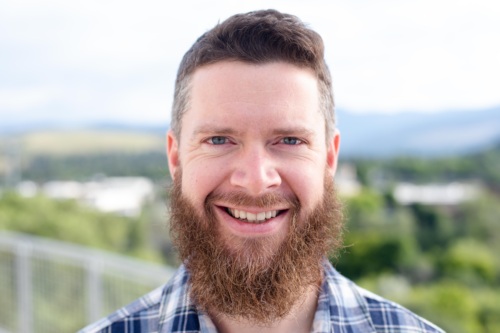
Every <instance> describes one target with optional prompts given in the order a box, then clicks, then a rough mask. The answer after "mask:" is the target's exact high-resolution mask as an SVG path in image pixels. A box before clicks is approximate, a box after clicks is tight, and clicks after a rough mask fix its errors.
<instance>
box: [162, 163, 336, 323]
mask: <svg viewBox="0 0 500 333" xmlns="http://www.w3.org/2000/svg"><path fill="white" fill-rule="evenodd" d="M175 179H181V175H180V173H179V174H178V175H176V177H175ZM216 197H218V196H216V195H214V194H210V195H209V196H208V197H207V199H206V201H205V207H204V216H199V214H198V213H197V212H198V210H197V209H196V208H195V207H194V206H193V205H192V204H191V203H190V201H189V200H188V199H187V198H185V197H184V196H183V195H182V191H181V184H180V181H177V182H174V185H173V187H172V191H171V201H170V208H171V220H170V229H171V234H172V239H173V241H174V245H175V246H176V247H177V248H178V250H179V254H180V257H181V259H182V261H183V262H184V263H185V265H186V268H187V270H188V271H189V273H190V285H191V293H192V294H191V296H192V297H193V298H194V300H195V302H196V304H197V305H198V306H199V307H200V308H201V309H203V310H205V311H207V312H210V313H216V314H218V315H224V316H228V317H230V318H232V319H237V320H241V321H245V322H249V323H253V324H259V325H264V326H266V325H269V324H271V323H272V322H274V321H276V320H279V319H281V318H283V317H285V316H286V315H287V314H289V313H290V311H291V309H292V308H293V306H294V305H295V304H297V303H298V302H299V301H300V299H301V296H303V295H304V292H305V289H306V288H309V287H310V286H314V287H319V285H320V283H321V280H322V263H321V262H322V260H323V258H324V256H325V255H326V254H327V253H328V252H330V251H331V252H330V253H334V251H335V250H337V249H338V248H339V247H340V246H341V243H342V229H343V222H342V213H341V209H340V203H339V201H338V200H337V199H336V195H335V193H334V186H333V181H332V180H331V179H330V178H327V179H325V188H324V196H323V201H322V202H321V203H320V204H318V207H317V208H316V209H314V210H313V212H311V213H310V214H309V215H307V216H305V217H304V218H303V219H301V220H300V221H299V220H298V217H299V216H301V214H300V213H301V208H300V205H299V202H298V200H297V199H296V198H291V199H289V198H283V197H277V196H276V195H267V196H264V197H261V198H258V199H255V198H251V197H248V196H247V195H245V194H241V193H238V194H226V195H224V198H225V202H230V203H234V204H237V205H243V206H244V205H245V204H248V205H252V206H254V207H255V206H257V207H262V208H265V207H266V206H267V207H270V205H271V204H272V203H277V202H284V201H285V202H287V203H288V206H290V207H292V208H291V211H290V213H291V216H292V219H291V225H290V228H289V232H288V234H287V235H286V237H285V239H284V240H279V241H278V240H276V239H272V238H271V239H270V238H264V239H252V240H247V241H244V242H243V243H241V242H240V243H239V244H240V246H236V247H235V246H230V245H229V243H231V242H230V241H231V240H227V239H224V238H223V237H222V236H221V235H220V233H219V231H218V222H217V219H216V218H215V214H214V212H213V209H214V208H213V207H214V205H213V204H212V202H213V201H214V199H217V198H216Z"/></svg>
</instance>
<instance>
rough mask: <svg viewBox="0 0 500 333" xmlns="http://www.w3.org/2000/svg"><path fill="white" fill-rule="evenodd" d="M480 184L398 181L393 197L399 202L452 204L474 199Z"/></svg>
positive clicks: (437, 204) (406, 203) (404, 203)
mask: <svg viewBox="0 0 500 333" xmlns="http://www.w3.org/2000/svg"><path fill="white" fill-rule="evenodd" d="M480 190H481V188H480V186H479V185H477V184H473V183H459V182H453V183H449V184H426V185H416V184H411V183H399V184H397V185H396V187H395V188H394V192H393V194H394V198H395V199H396V201H398V202H399V203H400V204H403V205H409V204H414V203H418V204H423V205H436V206H454V205H458V204H461V203H463V202H465V201H470V200H473V199H475V198H476V197H477V196H478V195H479V193H480Z"/></svg>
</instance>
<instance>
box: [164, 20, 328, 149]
mask: <svg viewBox="0 0 500 333" xmlns="http://www.w3.org/2000/svg"><path fill="white" fill-rule="evenodd" d="M224 60H230V61H243V62H247V63H254V64H263V63H269V62H274V61H283V62H287V63H290V64H292V65H296V66H298V67H306V68H310V69H312V70H313V71H314V73H315V74H316V77H317V79H318V85H319V92H320V98H321V100H320V105H321V111H322V112H323V115H324V117H325V129H326V136H327V138H331V137H332V135H333V132H334V129H335V114H334V102H333V91H332V80H331V76H330V71H329V70H328V67H327V65H326V63H325V60H324V46H323V40H322V38H321V36H320V35H319V34H318V33H317V32H315V31H313V30H311V29H309V28H308V27H306V25H305V24H304V23H303V22H302V21H301V20H300V19H299V18H298V17H296V16H293V15H289V14H284V13H280V12H278V11H276V10H260V11H254V12H249V13H246V14H237V15H234V16H231V17H230V18H228V19H227V20H225V21H224V22H222V23H219V24H217V25H216V26H215V27H214V28H213V29H211V30H209V31H207V32H206V33H205V34H203V35H202V36H201V37H200V38H198V40H197V41H196V42H195V43H194V44H193V46H191V48H190V49H189V50H188V51H187V52H186V54H185V55H184V57H183V59H182V61H181V64H180V66H179V70H178V72H177V79H176V82H175V93H174V102H173V106H172V121H171V128H172V130H173V132H174V134H175V136H176V137H177V139H180V131H181V121H182V116H183V115H184V112H186V110H187V109H188V108H189V92H190V87H189V86H190V82H191V76H192V74H193V73H194V72H195V70H196V69H197V68H199V67H201V66H204V65H209V64H213V63H217V62H220V61H224Z"/></svg>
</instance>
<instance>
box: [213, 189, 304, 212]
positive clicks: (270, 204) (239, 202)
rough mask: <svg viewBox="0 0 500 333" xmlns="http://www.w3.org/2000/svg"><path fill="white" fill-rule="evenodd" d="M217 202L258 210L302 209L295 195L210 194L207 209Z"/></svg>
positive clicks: (271, 193)
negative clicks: (275, 208) (278, 208)
mask: <svg viewBox="0 0 500 333" xmlns="http://www.w3.org/2000/svg"><path fill="white" fill-rule="evenodd" d="M215 202H223V203H225V204H228V205H233V206H236V207H240V206H250V207H257V208H262V209H266V208H274V207H276V206H285V207H289V209H292V210H298V209H299V208H300V202H299V199H298V198H297V197H296V196H295V195H284V194H281V193H276V192H270V193H265V194H262V195H260V196H251V195H249V194H247V193H245V192H242V191H232V192H226V193H215V192H212V193H210V194H209V195H208V196H207V197H206V199H205V207H206V208H208V207H213V205H214V203H215Z"/></svg>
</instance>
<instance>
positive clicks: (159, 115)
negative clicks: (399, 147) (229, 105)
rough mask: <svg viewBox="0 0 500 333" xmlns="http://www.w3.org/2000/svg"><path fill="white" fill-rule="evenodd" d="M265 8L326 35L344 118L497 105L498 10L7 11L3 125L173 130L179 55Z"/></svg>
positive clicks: (435, 4)
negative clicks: (219, 27) (218, 28)
mask: <svg viewBox="0 0 500 333" xmlns="http://www.w3.org/2000/svg"><path fill="white" fill-rule="evenodd" d="M261 8H276V9H278V10H281V11H285V12H289V13H291V14H295V15H297V16H299V17H300V18H301V19H302V20H303V21H305V22H306V23H308V24H309V25H310V26H311V27H312V28H313V29H315V30H317V31H318V32H319V33H320V34H321V35H322V36H323V38H324V41H325V45H326V51H327V55H326V57H327V63H328V64H329V66H330V68H331V70H332V74H333V79H334V91H335V98H336V104H337V107H338V108H341V109H343V110H345V111H352V112H385V113H391V112H407V111H415V112H439V111H444V110H450V109H460V110H470V111H474V110H478V109H482V108H488V107H494V106H499V105H500V42H499V40H500V1H497V0H419V1H409V0H398V1H396V0H378V1H373V0H371V1H369V0H349V1H347V0H344V1H335V0H334V1H326V0H324V1H317V0H309V1H304V0H282V1H260V0H254V1H234V0H215V1H202V0H182V1H175V2H174V1H166V0H141V1H138V0H136V1H128V0H119V1H117V0H109V1H108V0H86V1H72V0H43V1H40V0H27V1H25V0H0V116H1V119H0V121H5V122H6V123H19V122H37V121H48V122H63V123H73V124H79V123H81V124H83V123H88V122H95V121H113V122H126V123H132V124H134V123H135V124H137V123H140V124H162V123H167V122H168V121H169V118H170V117H169V113H170V105H171V100H172V92H173V81H174V76H175V73H176V70H177V66H178V64H179V62H180V59H181V57H182V55H183V54H184V52H185V51H186V50H187V49H188V48H189V47H190V45H191V44H192V43H193V42H194V40H195V39H196V38H197V37H198V36H199V35H200V34H202V33H203V32H205V31H206V30H208V29H210V28H211V27H212V26H214V25H215V24H216V23H217V22H218V21H219V20H224V19H225V18H227V17H228V16H230V15H232V14H234V13H238V12H246V11H250V10H254V9H261Z"/></svg>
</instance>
